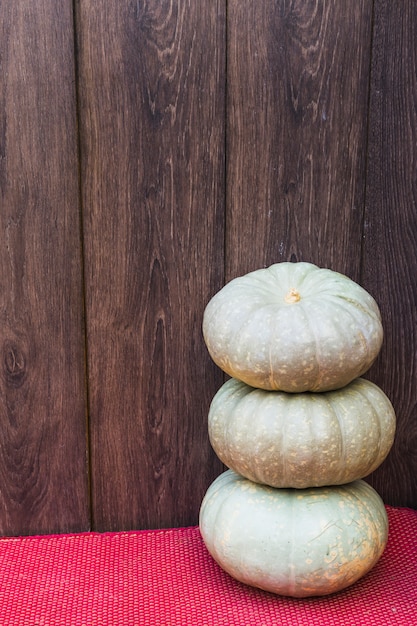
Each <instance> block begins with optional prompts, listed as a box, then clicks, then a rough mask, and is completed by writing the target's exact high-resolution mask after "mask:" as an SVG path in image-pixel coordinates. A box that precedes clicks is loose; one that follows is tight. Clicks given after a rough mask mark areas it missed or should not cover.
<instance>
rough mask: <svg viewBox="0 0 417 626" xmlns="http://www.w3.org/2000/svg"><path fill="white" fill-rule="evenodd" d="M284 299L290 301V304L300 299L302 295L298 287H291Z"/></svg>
mask: <svg viewBox="0 0 417 626" xmlns="http://www.w3.org/2000/svg"><path fill="white" fill-rule="evenodd" d="M284 300H285V302H288V304H294V302H298V301H299V300H301V296H300V293H299V292H298V291H297V289H295V288H294V287H291V289H290V290H289V292H288V293H287V295H286V296H285V298H284Z"/></svg>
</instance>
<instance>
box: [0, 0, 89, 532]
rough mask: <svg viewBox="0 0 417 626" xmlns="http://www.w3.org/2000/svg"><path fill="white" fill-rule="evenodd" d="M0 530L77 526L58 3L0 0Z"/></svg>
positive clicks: (75, 313)
mask: <svg viewBox="0 0 417 626" xmlns="http://www.w3.org/2000/svg"><path fill="white" fill-rule="evenodd" d="M0 28H1V34H0V59H1V74H0V102H1V105H0V106H1V113H2V114H1V129H0V192H1V194H0V202H1V211H0V322H1V323H0V355H1V364H0V432H1V445H0V533H1V534H11V535H18V534H30V533H33V534H36V533H43V532H69V531H80V530H86V529H88V528H89V494H88V476H87V450H86V419H85V415H86V412H85V411H86V406H85V376H84V329H83V298H82V268H81V251H80V223H79V203H78V195H79V193H78V161H77V127H76V98H75V89H74V78H75V74H74V49H73V48H74V47H73V22H72V7H71V3H70V2H61V3H59V8H58V7H57V6H56V3H55V2H53V1H52V0H39V1H38V2H32V1H31V0H16V2H9V3H3V4H2V21H1V27H0Z"/></svg>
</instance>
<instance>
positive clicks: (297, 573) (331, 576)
mask: <svg viewBox="0 0 417 626" xmlns="http://www.w3.org/2000/svg"><path fill="white" fill-rule="evenodd" d="M200 532H201V535H202V537H203V540H204V543H205V545H206V547H207V549H208V551H209V552H210V554H211V555H212V557H213V558H214V559H215V560H216V561H217V562H218V564H219V565H220V566H221V567H222V568H223V569H224V570H225V571H226V572H228V573H229V574H230V575H231V576H232V577H233V578H236V579H237V580H239V581H240V582H243V583H246V584H248V585H252V586H254V587H259V588H260V589H264V590H266V591H270V592H273V593H276V594H279V595H285V596H292V597H308V596H322V595H326V594H330V593H334V592H336V591H340V590H342V589H344V588H346V587H348V586H349V585H352V584H353V583H354V582H356V581H357V580H358V579H359V578H361V577H362V576H364V575H365V574H366V573H367V572H369V570H370V569H371V568H372V567H373V566H374V565H375V564H376V562H377V561H378V559H379V558H380V556H381V555H382V553H383V551H384V548H385V546H386V543H387V538H388V518H387V513H386V510H385V506H384V503H383V501H382V499H381V498H380V496H379V495H378V493H377V492H376V491H375V490H374V489H373V488H372V487H371V486H370V485H369V484H368V483H366V482H365V481H363V480H357V481H355V482H352V483H349V484H347V485H338V486H332V487H314V488H308V489H275V488H273V487H268V486H265V485H259V484H256V483H253V482H251V481H250V480H248V479H246V478H244V477H242V476H240V475H239V474H236V473H235V472H233V471H232V470H228V471H226V472H224V473H223V474H221V475H220V476H219V477H218V478H216V480H215V481H214V482H213V483H212V484H211V485H210V487H209V488H208V490H207V493H206V495H205V497H204V499H203V502H202V505H201V509H200Z"/></svg>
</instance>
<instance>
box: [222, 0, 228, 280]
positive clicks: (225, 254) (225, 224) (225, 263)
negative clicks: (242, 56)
mask: <svg viewBox="0 0 417 626" xmlns="http://www.w3.org/2000/svg"><path fill="white" fill-rule="evenodd" d="M225 20H226V24H225V29H224V36H225V42H224V47H225V48H224V105H223V106H224V218H223V284H224V283H225V282H226V280H227V279H228V274H227V268H228V250H227V234H228V233H227V228H228V222H229V220H228V213H229V181H228V167H229V141H228V140H229V132H228V131H229V0H225Z"/></svg>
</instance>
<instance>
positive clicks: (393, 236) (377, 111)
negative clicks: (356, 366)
mask: <svg viewBox="0 0 417 626" xmlns="http://www.w3.org/2000/svg"><path fill="white" fill-rule="evenodd" d="M374 23H375V27H374V37H373V54H372V59H373V62H372V74H371V76H372V80H371V98H370V124H369V153H368V176H367V197H366V219H365V229H364V268H363V282H364V284H365V285H366V286H367V288H368V289H369V291H371V293H373V295H374V296H375V297H376V299H377V300H378V302H379V304H380V307H381V312H382V318H383V324H384V328H385V340H384V344H383V347H382V351H381V354H380V356H379V357H378V361H377V363H376V364H375V366H374V368H373V370H372V378H373V379H374V380H375V382H377V384H379V385H380V387H382V389H383V390H384V391H385V393H387V395H388V396H389V397H390V398H391V400H392V402H393V405H394V408H395V410H396V413H397V419H398V427H397V435H396V441H395V444H394V448H393V449H392V451H391V453H390V455H389V457H388V459H387V460H386V461H385V463H384V464H383V465H382V466H381V468H380V469H379V470H377V472H375V473H374V475H373V476H372V478H371V482H372V484H373V485H374V486H375V487H376V488H377V489H378V491H379V492H380V493H381V494H382V495H383V497H384V499H385V501H386V502H388V503H391V504H394V505H403V506H411V507H414V508H417V392H416V385H415V380H416V377H417V335H416V329H417V256H416V250H417V212H416V206H417V176H416V161H417V109H416V102H417V47H416V42H417V4H416V3H415V2H413V1H412V0H405V1H404V2H390V1H389V0H386V1H385V0H384V1H381V0H376V1H375V19H374Z"/></svg>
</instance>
